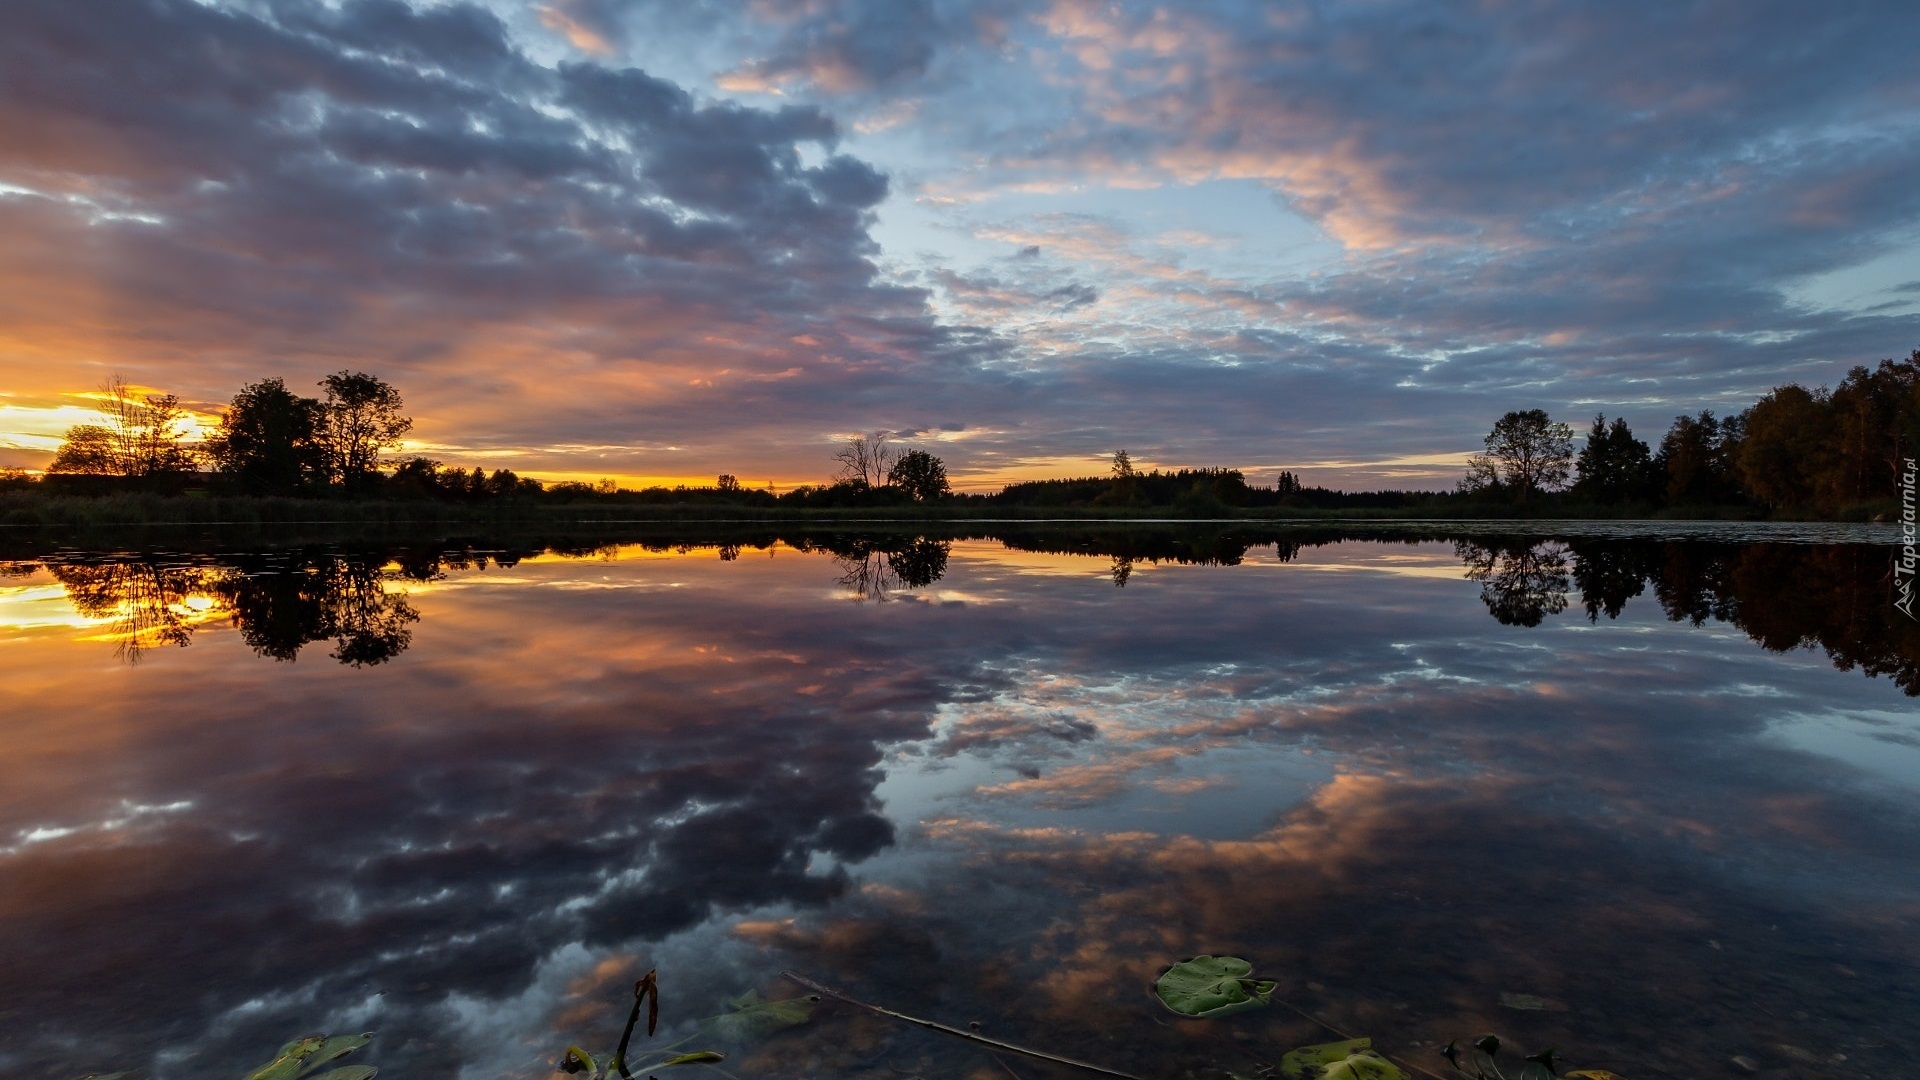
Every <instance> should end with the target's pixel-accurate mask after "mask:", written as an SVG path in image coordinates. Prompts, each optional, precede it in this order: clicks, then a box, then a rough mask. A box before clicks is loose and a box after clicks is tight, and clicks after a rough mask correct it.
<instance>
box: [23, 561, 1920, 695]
mask: <svg viewBox="0 0 1920 1080" xmlns="http://www.w3.org/2000/svg"><path fill="white" fill-rule="evenodd" d="M962 538H965V539H992V540H995V541H997V542H999V543H1000V544H1002V545H1003V546H1005V547H1006V548H1008V549H1011V550H1015V551H1024V552H1039V553H1047V554H1065V555H1085V556H1089V557H1093V558H1104V559H1107V560H1109V569H1108V571H1107V577H1108V579H1109V580H1111V581H1112V583H1113V584H1114V585H1117V586H1125V585H1126V584H1127V583H1128V581H1129V580H1130V579H1131V577H1132V574H1133V572H1134V570H1135V569H1136V568H1137V567H1139V566H1140V565H1142V564H1161V563H1170V564H1183V565H1199V566H1236V565H1238V564H1240V563H1241V562H1242V561H1243V560H1244V559H1245V558H1246V557H1247V555H1248V553H1249V552H1251V551H1253V550H1254V549H1256V548H1262V547H1264V548H1267V549H1268V550H1270V551H1271V552H1272V553H1273V558H1275V559H1276V560H1277V561H1279V562H1281V563H1288V562H1292V561H1293V560H1295V559H1296V558H1298V557H1299V556H1300V553H1301V552H1302V551H1304V550H1308V549H1312V548H1318V547H1323V546H1326V545H1330V544H1334V543H1340V542H1354V541H1365V542H1370V543H1381V544H1392V545H1409V544H1419V543H1430V542H1433V541H1439V540H1447V541H1451V542H1452V543H1453V545H1454V554H1455V555H1456V556H1457V557H1458V558H1459V559H1460V560H1461V563H1462V564H1463V565H1464V567H1465V577H1466V578H1467V579H1468V580H1470V581H1473V582H1477V583H1478V584H1479V586H1480V598H1481V600H1482V602H1484V603H1485V605H1486V608H1487V611H1488V613H1489V614H1491V615H1492V616H1493V617H1494V618H1495V619H1496V620H1497V621H1498V622H1500V623H1501V624H1502V625H1505V626H1518V627H1538V626H1540V625H1542V623H1544V622H1545V621H1546V619H1547V618H1548V617H1549V616H1552V615H1557V614H1559V613H1561V612H1563V611H1565V610H1566V609H1567V607H1568V606H1569V605H1570V603H1572V601H1573V599H1574V598H1575V597H1576V596H1577V597H1578V600H1579V603H1580V604H1581V605H1582V607H1583V608H1584V611H1585V614H1586V617H1587V619H1588V620H1589V621H1592V622H1598V621H1599V619H1600V618H1601V616H1603V615H1604V616H1605V617H1607V618H1608V619H1617V618H1619V617H1621V615H1622V614H1623V613H1624V612H1626V611H1627V609H1628V602H1629V601H1631V600H1633V599H1635V598H1637V597H1640V596H1642V595H1644V594H1646V593H1647V591H1648V589H1649V588H1651V590H1652V593H1653V598H1654V600H1655V602H1657V603H1658V604H1659V606H1660V609H1661V611H1662V612H1663V613H1665V615H1666V616H1667V618H1669V619H1671V620H1673V621H1676V622H1688V623H1691V624H1693V625H1695V626H1702V625H1705V624H1706V623H1707V622H1709V621H1714V622H1723V623H1729V624H1731V625H1734V626H1736V627H1738V628H1739V629H1740V630H1742V631H1743V632H1745V633H1746V634H1747V636H1748V637H1750V638H1751V639H1752V640H1753V641H1754V642H1756V643H1757V644H1759V645H1761V646H1763V647H1765V648H1767V649H1769V650H1772V651H1775V652H1782V651H1787V650H1791V649H1798V648H1819V649H1822V650H1823V651H1825V652H1826V654H1827V655H1828V656H1829V657H1830V658H1832V660H1833V662H1834V664H1835V666H1837V667H1839V668H1841V669H1842V670H1853V669H1855V668H1858V669H1860V670H1861V671H1862V672H1864V673H1866V674H1868V675H1872V676H1880V675H1885V676H1887V677H1889V678H1891V679H1893V680H1894V681H1895V682H1896V683H1897V684H1898V685H1899V686H1900V687H1901V688H1902V689H1904V690H1905V691H1906V692H1907V693H1908V694H1912V695H1920V623H1914V622H1912V621H1911V620H1908V619H1906V618H1905V617H1904V616H1902V615H1900V614H1899V612H1898V611H1897V610H1896V609H1895V608H1894V607H1893V604H1892V595H1891V589H1892V581H1891V564H1890V562H1889V560H1888V556H1887V551H1886V549H1885V548H1883V547H1878V546H1875V545H1871V544H1813V543H1724V542H1707V541H1699V540H1687V541H1652V540H1628V539H1612V538H1608V539H1596V538H1582V537H1569V538H1566V539H1553V540H1544V541H1543V540H1542V539H1541V538H1540V537H1538V536H1532V537H1512V536H1474V537H1470V538H1465V539H1458V538H1455V537H1447V536H1444V535H1443V534H1433V533H1426V532H1424V531H1415V532H1409V533H1406V534H1400V535H1386V534H1379V533H1367V534H1363V535H1358V536H1356V535H1354V534H1353V533H1350V532H1342V531H1340V530H1337V529H1330V528H1310V529H1307V528H1293V529H1275V528H1266V527H1253V526H1245V527H1242V526H1224V527H1214V528H1199V527H1186V528H1182V527H1174V526H1156V527H1152V528H1125V529H1100V528H1092V527H1068V528H1057V527H1056V528H1048V529H1030V530H1021V529H1017V528H1016V529H1012V530H1004V531H997V532H992V533H983V534H976V535H971V536H966V535H961V534H956V535H952V536H932V535H925V534H918V535H915V534H886V533H873V534H864V535H838V534H833V535H826V536H821V535H818V534H813V533H806V532H801V533H781V532H778V531H774V530H768V531H766V532H765V533H758V534H752V535H745V536H739V537H733V538H729V539H727V540H725V541H709V542H706V543H690V542H688V541H687V540H685V539H675V540H671V541H663V542H652V541H640V542H638V545H637V546H640V547H643V548H646V549H648V550H654V551H676V552H679V553H681V554H684V555H695V554H698V553H702V552H717V553H718V556H719V558H720V559H721V560H722V561H725V562H732V561H735V560H737V559H738V558H739V556H740V554H741V553H742V552H743V551H745V550H748V549H750V548H751V549H754V550H760V551H766V550H769V549H771V548H772V547H773V546H774V545H775V544H784V545H786V546H788V547H791V548H793V549H795V550H798V551H801V552H814V553H819V554H824V555H827V556H829V557H830V558H831V560H832V563H833V569H834V574H835V577H834V581H835V583H836V584H837V585H838V586H839V587H840V588H842V589H845V590H846V591H847V592H848V593H850V594H851V595H852V596H853V597H854V598H856V599H857V600H860V601H866V600H874V601H886V600H889V599H893V598H894V597H895V594H896V593H898V592H899V591H901V590H903V589H920V588H926V587H927V586H930V585H932V584H934V583H935V582H937V581H939V580H940V579H941V578H942V577H944V576H945V575H946V573H947V570H948V561H949V558H950V557H951V554H952V548H953V544H954V542H955V540H956V539H962ZM618 550H619V546H618V545H614V544H609V543H607V542H605V541H589V542H573V543H568V542H549V543H544V544H540V545H534V546H528V547H526V548H524V549H522V550H518V551H514V550H505V551H489V552H474V551H470V550H464V549H462V550H444V549H442V548H439V547H390V548H384V549H378V550H366V551H350V552H340V551H335V550H331V549H319V548H313V549H296V550H290V551H282V552H274V553H268V554H246V555H224V556H192V557H183V556H177V555H173V556H161V555H152V554H149V555H120V556H87V557H52V556H49V557H43V558H40V559H37V560H33V561H19V562H9V563H0V573H5V574H8V575H14V576H17V575H22V574H28V573H32V572H35V571H37V570H39V569H45V570H47V571H48V572H50V573H51V574H52V575H53V576H54V578H55V579H56V580H58V581H59V582H60V583H61V584H62V585H63V586H65V587H66V590H67V593H68V596H69V597H70V599H71V601H72V603H73V605H74V607H75V609H76V610H77V611H78V612H79V613H80V614H82V615H84V616H86V617H88V618H90V619H94V620H99V621H101V622H103V623H104V624H105V625H106V627H107V629H108V632H109V633H110V634H112V635H113V636H114V637H115V638H116V639H117V651H118V653H119V655H121V656H122V657H124V658H125V659H127V660H128V661H130V662H131V661H137V660H138V659H139V658H140V656H141V655H142V654H143V653H144V652H145V651H146V650H148V649H152V648H154V647H156V646H162V645H175V646H180V645H185V644H187V643H188V642H189V641H191V640H192V638H193V635H194V630H195V627H197V626H198V625H200V624H202V623H204V622H207V621H209V620H210V619H214V618H218V617H220V616H225V617H226V618H227V619H228V621H230V622H231V623H232V624H233V625H234V627H235V628H236V629H238V630H239V632H240V635H241V638H242V640H244V641H245V642H246V643H247V644H248V646H250V647H251V648H252V649H253V650H254V651H255V652H256V653H258V654H259V655H261V656H268V657H272V658H274V659H276V660H292V659H294V658H295V657H297V656H298V655H299V654H300V653H301V651H302V650H303V649H305V648H306V646H308V645H310V644H312V643H314V642H319V641H332V642H333V643H334V647H333V650H332V651H331V652H330V653H329V655H330V656H331V657H332V658H333V659H335V660H338V661H340V662H341V663H343V664H348V665H352V666H356V667H364V666H369V665H374V664H381V663H385V662H386V661H388V660H391V659H393V658H394V657H396V656H398V655H399V654H400V653H402V652H404V651H405V650H406V649H407V647H408V645H409V644H410V643H411V640H412V633H413V624H414V623H416V622H418V621H419V620H420V613H419V612H418V611H417V610H416V609H415V608H414V606H413V604H412V603H411V601H410V600H409V598H408V595H407V591H406V588H405V585H406V583H407V582H409V581H414V582H427V581H432V580H435V579H436V578H439V577H441V576H443V575H444V574H446V573H447V572H449V571H462V570H467V569H485V568H486V567H487V566H488V565H490V564H492V565H499V566H503V567H504V566H512V565H514V564H515V563H516V562H517V561H518V560H519V559H520V558H522V557H525V556H526V555H531V554H535V553H541V552H545V553H550V554H555V555H562V556H567V557H574V558H595V557H597V558H612V557H613V556H614V555H615V554H616V553H617V552H618Z"/></svg>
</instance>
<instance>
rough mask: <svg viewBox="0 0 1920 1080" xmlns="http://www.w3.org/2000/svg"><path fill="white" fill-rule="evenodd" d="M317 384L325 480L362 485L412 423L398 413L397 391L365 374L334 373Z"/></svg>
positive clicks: (344, 485) (351, 485)
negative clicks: (321, 392) (321, 390)
mask: <svg viewBox="0 0 1920 1080" xmlns="http://www.w3.org/2000/svg"><path fill="white" fill-rule="evenodd" d="M320 385H321V386H323V387H325V388H326V391H327V400H326V404H325V411H324V413H323V414H322V424H321V445H322V446H323V447H324V448H325V456H326V464H327V473H328V476H329V478H330V479H332V481H333V482H334V483H336V484H339V485H341V486H343V487H346V488H349V489H352V488H360V487H364V486H365V485H366V484H367V483H368V482H369V481H370V480H371V479H372V478H373V477H374V476H376V475H378V470H379V468H380V455H381V454H383V453H385V452H386V451H387V450H389V449H391V448H393V447H395V446H398V445H400V440H401V439H403V438H405V437H406V435H407V433H408V432H410V431H412V430H413V419H412V418H411V417H407V416H402V415H401V414H400V409H401V399H400V391H398V390H395V389H394V388H393V387H392V386H389V385H388V384H387V383H385V382H382V381H381V380H379V379H376V378H374V377H373V376H372V375H368V374H367V373H365V372H362V371H339V372H335V373H334V374H332V375H329V376H327V377H326V378H324V379H322V380H320Z"/></svg>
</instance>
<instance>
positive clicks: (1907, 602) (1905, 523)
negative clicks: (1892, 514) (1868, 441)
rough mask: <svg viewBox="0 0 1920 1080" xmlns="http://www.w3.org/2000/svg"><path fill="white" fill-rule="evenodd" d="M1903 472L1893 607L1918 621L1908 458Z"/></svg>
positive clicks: (1911, 465)
mask: <svg viewBox="0 0 1920 1080" xmlns="http://www.w3.org/2000/svg"><path fill="white" fill-rule="evenodd" d="M1906 460H1907V468H1906V471H1905V472H1902V473H1901V474H1900V557H1899V558H1898V559H1896V560H1894V564H1893V587H1894V589H1895V590H1896V591H1898V592H1899V593H1900V599H1898V600H1895V601H1894V602H1893V606H1894V607H1897V608H1899V609H1900V611H1901V613H1902V614H1904V615H1906V617H1907V618H1909V619H1914V620H1915V621H1920V616H1916V615H1914V613H1913V573H1914V550H1913V549H1914V518H1913V480H1914V473H1915V471H1916V470H1915V469H1914V465H1913V459H1912V458H1908V459H1906Z"/></svg>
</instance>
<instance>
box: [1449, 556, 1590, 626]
mask: <svg viewBox="0 0 1920 1080" xmlns="http://www.w3.org/2000/svg"><path fill="white" fill-rule="evenodd" d="M1453 553H1454V554H1455V555H1458V556H1459V557H1460V561H1461V562H1463V563H1465V564H1466V567H1467V575H1466V576H1467V580H1468V581H1477V582H1479V583H1480V602H1481V603H1483V604H1485V605H1487V612H1488V614H1491V615H1492V616H1493V617H1494V618H1495V619H1498V620H1499V621H1500V625H1502V626H1539V625H1540V621H1541V620H1542V619H1544V618H1546V617H1547V616H1548V615H1558V614H1560V613H1561V612H1562V611H1565V610H1566V609H1567V586H1568V584H1569V583H1570V579H1569V577H1568V574H1567V549H1566V548H1565V547H1564V546H1562V545H1560V544H1557V543H1548V544H1541V543H1536V542H1535V541H1533V540H1530V539H1527V540H1515V541H1509V542H1507V543H1505V544H1498V543H1496V544H1482V543H1476V542H1474V541H1471V540H1461V541H1459V542H1457V543H1456V544H1454V547H1453Z"/></svg>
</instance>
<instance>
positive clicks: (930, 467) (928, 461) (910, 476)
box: [887, 450, 949, 502]
mask: <svg viewBox="0 0 1920 1080" xmlns="http://www.w3.org/2000/svg"><path fill="white" fill-rule="evenodd" d="M887 483H889V484H892V485H893V486H894V487H897V488H899V489H900V490H902V491H904V492H906V493H907V494H908V495H911V496H913V497H914V498H915V499H917V500H919V501H920V502H931V501H933V500H935V499H939V498H944V497H945V496H946V495H947V493H948V490H949V488H948V487H947V466H946V464H945V463H944V462H942V461H941V460H940V459H939V458H937V457H934V456H933V455H932V454H929V453H927V452H926V451H925V450H909V451H907V452H906V453H904V454H902V455H900V460H898V461H896V462H894V463H893V468H891V469H888V470H887Z"/></svg>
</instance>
